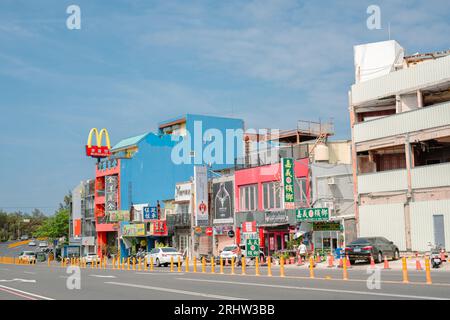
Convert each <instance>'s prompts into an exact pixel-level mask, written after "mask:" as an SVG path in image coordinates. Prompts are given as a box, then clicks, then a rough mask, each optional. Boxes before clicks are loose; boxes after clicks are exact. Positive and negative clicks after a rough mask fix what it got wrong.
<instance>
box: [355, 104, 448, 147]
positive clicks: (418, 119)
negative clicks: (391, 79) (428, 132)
mask: <svg viewBox="0 0 450 320" xmlns="http://www.w3.org/2000/svg"><path fill="white" fill-rule="evenodd" d="M449 124H450V102H446V103H442V104H438V105H434V106H429V107H424V108H420V109H417V110H413V111H408V112H403V113H397V114H395V115H392V116H386V117H384V118H380V119H375V120H370V121H365V122H360V123H357V124H355V126H354V130H353V134H354V140H355V143H359V142H365V141H371V140H376V139H380V138H384V137H394V136H398V135H403V134H406V133H411V132H416V131H420V130H425V129H430V128H437V127H443V126H448V125H449Z"/></svg>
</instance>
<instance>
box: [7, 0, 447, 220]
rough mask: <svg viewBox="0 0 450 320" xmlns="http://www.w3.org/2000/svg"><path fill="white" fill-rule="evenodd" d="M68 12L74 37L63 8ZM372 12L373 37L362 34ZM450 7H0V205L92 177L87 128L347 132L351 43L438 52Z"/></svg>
mask: <svg viewBox="0 0 450 320" xmlns="http://www.w3.org/2000/svg"><path fill="white" fill-rule="evenodd" d="M71 4H77V5H79V6H80V8H81V30H68V29H67V28H66V19H67V17H68V14H66V8H67V7H68V6H69V5H71ZM371 4H376V5H379V6H380V7H381V21H382V29H381V30H372V31H371V30H369V29H367V27H366V19H367V17H368V14H367V13H366V10H367V7H368V6H369V5H371ZM449 17H450V2H449V1H448V0H442V1H438V0H435V1H433V0H431V1H395V0H390V1H374V0H371V1H361V0H345V1H320V2H319V1H297V0H277V1H270V0H260V1H169V0H165V1H138V0H131V1H130V0H128V1H100V0H97V1H93V0H72V1H63V0H54V1H44V0H41V1H20V0H2V1H1V2H0V88H1V90H0V110H1V116H0V150H1V156H0V208H4V209H6V210H14V209H21V210H22V211H30V210H31V209H29V208H32V207H39V208H41V210H43V211H44V212H47V213H53V211H54V210H55V207H56V206H57V205H58V203H59V202H60V201H61V200H62V198H63V196H64V194H66V193H67V191H68V190H70V189H72V188H73V186H74V185H76V184H77V183H78V182H79V181H80V180H82V179H87V178H90V177H92V176H93V174H94V160H92V159H88V158H86V157H85V156H84V149H83V148H84V145H85V143H86V138H87V134H88V131H89V129H90V128H92V127H98V128H102V127H106V128H108V130H109V132H110V136H111V140H112V142H113V143H114V142H117V141H118V140H120V139H121V138H124V137H127V136H131V135H135V134H140V133H143V132H146V131H149V130H154V129H155V128H156V123H158V122H159V121H162V120H165V119H168V118H171V117H174V116H177V115H179V114H182V113H186V112H190V113H206V114H212V115H225V116H235V117H239V118H242V119H244V120H245V122H246V126H247V127H251V128H281V129H287V128H293V127H295V126H296V120H300V119H305V120H318V119H319V118H321V119H324V120H325V119H329V118H333V119H334V122H335V126H336V138H349V137H350V129H349V122H348V113H347V91H348V89H349V86H350V85H351V83H352V82H353V79H354V76H353V51H352V50H353V46H354V45H356V44H360V43H366V42H375V41H381V40H387V39H388V31H387V25H388V22H390V23H391V34H392V39H395V40H397V41H398V42H399V43H400V44H401V45H402V46H403V47H404V48H405V49H406V51H407V53H409V54H413V53H415V52H429V51H437V50H445V49H449V48H450V43H449V42H450V37H449V36H448V35H449V34H450V22H449Z"/></svg>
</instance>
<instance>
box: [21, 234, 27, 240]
mask: <svg viewBox="0 0 450 320" xmlns="http://www.w3.org/2000/svg"><path fill="white" fill-rule="evenodd" d="M28 239H29V238H28V236H27V235H23V236H21V237H20V240H28Z"/></svg>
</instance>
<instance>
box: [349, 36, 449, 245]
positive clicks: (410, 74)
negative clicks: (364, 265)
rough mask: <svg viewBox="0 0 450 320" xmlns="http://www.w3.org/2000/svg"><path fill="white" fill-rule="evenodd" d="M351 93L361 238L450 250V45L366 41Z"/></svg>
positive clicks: (357, 58) (357, 51)
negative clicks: (407, 51) (418, 48)
mask: <svg viewBox="0 0 450 320" xmlns="http://www.w3.org/2000/svg"><path fill="white" fill-rule="evenodd" d="M354 51H355V75H356V81H355V82H356V83H355V84H354V85H352V87H351V90H350V92H349V100H350V104H349V111H350V119H351V121H350V122H351V127H352V157H353V161H352V162H353V164H352V165H353V175H354V180H355V202H356V204H355V208H356V219H357V222H358V223H357V225H358V234H359V236H384V237H386V238H388V239H390V240H392V241H394V242H395V243H396V244H397V245H398V246H399V248H400V249H401V250H418V251H426V250H429V246H428V244H429V243H431V244H432V245H444V246H445V247H446V248H447V249H449V248H450V51H446V52H435V53H429V54H416V55H413V56H406V57H405V56H404V50H403V48H402V47H401V46H400V45H399V44H398V43H397V42H395V41H384V42H379V43H374V44H367V45H360V46H356V47H355V48H354Z"/></svg>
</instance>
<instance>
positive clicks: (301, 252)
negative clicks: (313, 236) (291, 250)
mask: <svg viewBox="0 0 450 320" xmlns="http://www.w3.org/2000/svg"><path fill="white" fill-rule="evenodd" d="M307 253H308V249H307V248H306V245H305V244H304V243H303V242H302V243H301V244H300V246H299V247H298V254H299V255H300V257H302V259H303V260H304V259H306V254H307Z"/></svg>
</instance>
